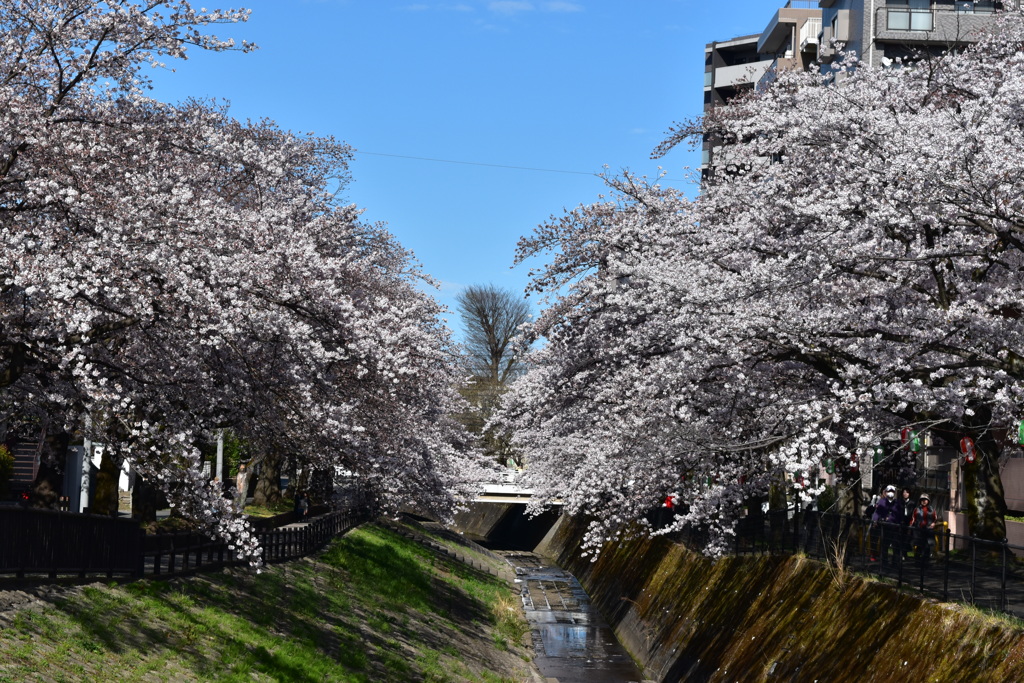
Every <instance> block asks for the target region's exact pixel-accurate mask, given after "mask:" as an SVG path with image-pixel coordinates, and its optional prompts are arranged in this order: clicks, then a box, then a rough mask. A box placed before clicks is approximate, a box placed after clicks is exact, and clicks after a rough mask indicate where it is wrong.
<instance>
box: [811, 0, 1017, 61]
mask: <svg viewBox="0 0 1024 683" xmlns="http://www.w3.org/2000/svg"><path fill="white" fill-rule="evenodd" d="M818 5H819V6H820V7H821V22H822V32H821V38H820V45H821V49H820V50H819V52H818V61H819V62H821V63H822V65H823V68H827V67H825V65H827V64H828V63H829V62H831V61H833V60H834V59H835V58H836V56H837V51H836V48H835V47H834V43H833V41H837V42H839V43H842V44H844V45H845V48H844V49H847V50H852V51H854V52H856V53H857V55H858V56H859V57H860V59H861V60H862V61H863V63H864V64H866V65H867V66H868V67H872V68H873V67H877V66H889V65H890V64H892V63H893V62H895V61H896V60H897V59H899V58H906V57H911V56H914V55H917V54H920V53H921V52H922V51H924V52H936V53H938V52H942V51H945V50H948V49H949V48H951V47H955V46H957V45H963V44H965V43H970V42H973V41H974V40H976V39H977V35H978V32H979V30H980V29H982V28H983V27H985V26H986V25H987V24H989V23H990V22H992V21H993V20H994V18H995V16H996V15H997V14H998V13H999V12H1002V11H1005V10H1010V9H1015V8H1016V3H1013V2H1001V1H999V0H977V1H973V0H820V2H819V3H818Z"/></svg>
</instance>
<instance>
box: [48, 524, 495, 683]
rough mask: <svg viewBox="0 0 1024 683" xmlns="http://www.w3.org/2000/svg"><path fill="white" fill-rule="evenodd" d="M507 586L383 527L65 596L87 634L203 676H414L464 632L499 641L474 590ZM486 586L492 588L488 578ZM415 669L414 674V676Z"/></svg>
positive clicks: (480, 644)
mask: <svg viewBox="0 0 1024 683" xmlns="http://www.w3.org/2000/svg"><path fill="white" fill-rule="evenodd" d="M469 582H474V583H472V586H473V587H474V592H480V590H498V589H501V588H502V587H503V584H501V582H500V581H498V580H497V579H495V578H494V577H492V576H491V575H489V574H487V573H485V572H480V571H478V570H476V569H473V568H471V567H467V566H466V565H464V564H461V563H459V562H457V561H455V560H454V559H452V558H449V557H447V556H446V555H445V554H444V553H442V552H439V551H436V550H434V549H429V548H425V547H423V546H420V545H418V544H416V543H414V542H412V541H409V540H407V539H404V538H402V537H400V536H398V535H397V534H393V533H392V532H389V531H386V530H382V529H379V528H373V529H371V530H368V531H365V532H361V533H353V534H348V535H347V536H345V537H344V538H341V539H338V540H337V541H335V542H334V543H333V544H332V545H331V546H330V547H329V548H328V550H327V551H325V552H324V553H323V554H321V555H320V556H319V557H318V558H316V559H306V560H301V561H298V562H294V563H289V564H282V565H275V566H274V567H272V568H270V569H268V570H267V571H265V572H264V573H262V574H260V575H254V574H251V573H248V572H247V571H245V570H227V571H225V572H223V573H220V574H214V575H205V576H193V577H191V578H188V579H175V580H173V581H170V582H163V581H140V582H136V583H133V584H129V585H127V586H123V587H120V588H113V589H109V590H108V589H96V588H93V589H88V590H87V591H86V594H85V595H83V596H82V597H79V598H70V599H67V600H65V601H62V602H61V604H60V609H61V611H62V612H63V613H64V614H65V615H66V617H67V618H68V619H70V620H71V621H72V622H73V623H74V624H75V625H76V626H77V628H78V630H79V634H78V636H77V638H78V640H80V641H81V642H83V643H96V644H101V645H102V648H103V649H104V650H106V651H109V652H111V653H117V654H120V655H122V656H124V655H129V654H131V655H138V656H139V658H141V659H146V660H149V661H153V660H154V658H159V657H160V656H161V654H162V653H163V654H167V655H170V656H171V658H172V660H173V665H172V666H176V667H178V668H179V669H180V670H181V671H182V672H185V673H187V674H189V675H192V676H195V677H196V678H197V679H200V680H233V679H238V680H241V679H249V678H250V677H251V675H252V674H253V673H254V672H259V673H261V674H264V675H266V676H268V677H271V678H273V679H275V680H288V681H297V682H299V683H305V682H306V681H317V682H319V681H323V680H340V681H380V680H410V679H415V678H417V677H418V676H417V674H416V673H415V672H412V673H410V669H409V666H408V664H410V663H412V662H415V661H417V660H419V659H421V658H423V657H422V655H423V653H424V652H431V651H437V652H440V651H445V650H450V649H451V645H452V643H453V642H454V641H455V640H456V639H461V640H462V641H463V642H475V643H476V646H475V651H476V652H478V653H479V652H482V651H484V650H485V649H486V647H490V646H492V645H493V644H492V643H490V642H489V640H490V639H489V635H488V625H489V624H490V622H491V615H490V611H489V609H488V607H487V605H486V604H484V602H483V601H482V600H480V599H479V598H478V596H476V595H472V594H470V593H467V592H466V590H465V589H464V586H465V585H470V584H469ZM481 586H483V588H482V589H481V588H480V587H481ZM404 677H409V678H404Z"/></svg>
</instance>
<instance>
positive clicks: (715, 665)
mask: <svg viewBox="0 0 1024 683" xmlns="http://www.w3.org/2000/svg"><path fill="white" fill-rule="evenodd" d="M583 530H584V523H583V522H581V521H579V520H573V519H569V518H563V519H562V520H560V522H559V523H558V525H557V527H556V528H555V529H553V531H552V533H551V534H550V535H549V537H548V538H547V539H546V540H545V542H544V543H543V544H542V545H541V546H540V547H539V548H538V550H539V551H540V550H542V551H544V553H545V554H547V555H548V556H549V557H551V558H552V559H553V560H554V561H555V562H557V563H558V564H559V565H560V566H562V567H564V568H565V569H567V570H569V571H571V572H572V573H573V574H575V575H576V577H577V578H578V579H579V581H580V583H581V584H582V585H583V587H584V588H585V589H586V590H587V592H588V593H589V594H590V596H591V599H592V600H593V602H594V604H595V606H597V607H598V609H600V610H601V612H602V613H603V615H604V616H605V618H606V619H607V620H608V621H609V623H610V624H611V625H612V626H613V628H614V629H615V632H616V636H617V637H618V638H619V640H620V642H622V644H623V645H624V646H625V647H626V649H627V650H629V652H630V653H631V654H632V655H633V657H634V659H635V660H636V661H637V662H638V663H639V664H640V666H641V667H642V668H643V670H644V675H645V676H646V677H647V678H649V679H652V680H656V681H662V682H663V683H676V682H677V681H687V682H688V683H700V682H701V681H736V680H743V681H808V682H810V681H815V680H820V681H894V680H915V681H1018V680H1024V633H1022V632H1021V631H1019V630H1014V629H1013V628H1011V627H1010V626H1009V625H1008V624H1006V623H1004V622H1001V621H999V620H995V619H992V618H989V617H985V616H983V615H979V614H977V613H972V612H970V611H968V610H965V609H963V608H962V607H959V606H956V605H950V604H935V603H931V602H927V601H924V600H921V599H919V598H917V597H914V596H913V595H911V594H907V593H899V592H897V591H895V590H894V589H893V588H890V587H888V586H886V585H884V584H882V583H879V582H876V581H862V580H860V579H858V578H856V577H853V576H849V575H843V574H841V573H840V574H837V573H836V572H834V571H831V570H830V569H829V568H828V567H827V566H826V565H823V564H821V563H819V562H816V561H812V560H808V559H806V558H802V557H798V556H797V557H790V556H775V557H772V556H760V557H736V558H724V559H722V560H719V561H717V562H712V561H710V560H708V559H707V558H704V557H702V556H700V555H698V554H695V553H693V552H691V551H689V550H687V549H686V548H684V547H682V546H679V545H676V544H673V543H669V542H667V541H665V540H663V539H655V540H652V539H641V540H635V541H630V542H620V543H610V544H606V545H605V547H604V548H603V549H602V551H601V553H600V555H599V556H598V557H597V558H596V560H595V559H594V558H590V557H581V556H580V554H579V552H578V548H579V541H580V538H581V537H582V533H583Z"/></svg>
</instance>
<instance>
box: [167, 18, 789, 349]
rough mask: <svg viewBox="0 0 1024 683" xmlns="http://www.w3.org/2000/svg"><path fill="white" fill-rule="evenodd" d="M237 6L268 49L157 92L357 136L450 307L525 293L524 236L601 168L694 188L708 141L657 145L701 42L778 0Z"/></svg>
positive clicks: (690, 105)
mask: <svg viewBox="0 0 1024 683" xmlns="http://www.w3.org/2000/svg"><path fill="white" fill-rule="evenodd" d="M196 4H197V5H199V4H200V3H198V2H197V3H196ZM241 4H242V5H243V6H244V7H246V8H249V9H251V10H252V17H251V19H250V20H249V22H247V23H245V24H241V25H238V26H219V27H216V29H217V30H216V31H214V32H215V33H217V34H218V35H220V36H222V37H235V38H238V39H242V38H244V39H246V40H250V41H253V42H255V43H257V44H258V45H259V47H260V49H259V50H257V51H256V52H254V53H250V54H241V53H229V54H223V53H222V54H202V53H200V52H199V51H192V52H191V53H190V55H191V57H190V59H188V60H187V61H184V62H181V61H177V62H172V63H170V64H169V66H170V67H172V68H174V70H175V71H174V72H173V73H171V72H169V71H168V72H156V73H155V74H154V75H153V78H154V82H155V89H154V91H153V93H152V95H153V96H154V97H156V98H157V99H160V100H164V101H168V102H176V101H180V100H181V99H184V98H186V97H190V96H194V97H213V98H218V99H221V100H226V101H227V102H229V103H230V105H231V109H230V111H231V113H232V115H234V116H235V117H236V118H239V119H248V118H251V119H260V118H269V119H273V120H274V121H276V122H277V123H278V125H279V126H281V127H282V128H284V129H288V130H293V131H296V132H315V133H317V134H320V135H332V136H334V137H335V138H337V139H339V140H341V141H344V142H347V143H348V144H350V145H351V146H352V147H354V148H355V150H356V152H355V160H354V162H353V164H352V169H351V170H352V175H353V182H352V184H351V185H350V187H349V188H348V191H347V198H348V200H350V201H351V202H354V203H356V204H357V205H358V206H360V207H362V208H363V209H364V210H365V213H364V218H366V219H367V220H371V221H384V222H386V223H387V225H388V229H389V230H390V231H391V232H392V233H393V234H394V235H395V236H396V237H397V238H398V240H399V241H400V242H401V243H402V244H403V245H404V246H405V247H406V248H408V249H411V250H412V251H413V252H414V253H415V254H416V257H417V259H418V260H419V261H420V263H421V264H422V266H423V269H424V270H425V271H426V272H427V273H429V274H431V275H432V276H434V277H435V278H436V279H437V280H439V281H440V282H441V283H442V286H441V289H440V291H439V292H437V293H436V296H437V297H438V298H439V299H440V300H441V301H442V303H445V304H446V305H448V306H449V307H450V308H454V296H455V293H456V292H457V291H458V290H459V289H460V288H461V287H464V286H467V285H472V284H487V283H493V284H495V285H498V286H501V287H506V288H510V289H513V290H515V291H517V292H521V291H522V290H523V289H524V288H525V286H526V283H527V268H525V267H522V266H521V267H518V268H515V269H512V268H511V266H512V262H513V258H514V251H515V245H516V242H517V240H518V239H519V237H520V236H522V235H526V234H529V233H530V232H532V230H533V229H534V227H536V226H537V225H538V224H539V223H541V222H544V221H545V220H547V219H548V218H549V217H550V216H552V215H561V214H562V212H563V209H564V208H571V207H573V206H576V205H579V204H587V203H591V202H593V201H596V200H597V199H598V198H599V195H600V194H601V193H602V192H603V191H604V184H603V182H602V181H601V180H600V179H599V178H598V177H596V174H598V173H600V172H602V170H603V169H604V166H606V165H607V166H608V167H609V169H610V170H611V171H613V172H619V171H621V170H623V169H628V170H630V171H632V172H634V173H637V174H641V175H644V174H645V175H648V176H654V175H656V174H657V173H658V167H659V165H660V166H663V167H664V168H665V170H666V171H667V172H668V178H669V179H671V180H670V181H667V182H666V184H670V185H674V186H677V187H681V188H689V189H688V192H690V193H691V194H692V192H693V189H692V186H691V184H690V182H689V181H688V180H687V179H688V178H690V177H691V174H690V173H689V172H688V171H687V170H686V168H687V167H691V168H693V167H696V166H698V165H699V163H700V162H699V156H698V155H697V153H695V152H691V151H690V150H689V149H684V148H681V149H677V150H674V151H673V152H672V153H670V154H669V155H668V156H667V157H665V158H664V159H661V160H657V161H652V160H651V159H650V158H649V156H650V151H651V150H652V149H653V148H654V147H655V146H656V145H657V144H658V143H659V142H660V141H661V140H662V138H663V136H664V132H665V131H666V130H667V129H668V127H669V126H670V125H671V124H672V123H673V122H674V121H678V120H682V119H686V118H690V117H693V116H697V115H699V114H700V111H701V107H702V94H703V70H704V67H703V53H704V45H705V43H707V42H710V41H712V40H724V39H727V38H731V37H733V36H736V35H742V34H748V33H755V32H758V31H760V30H762V29H763V28H764V27H765V25H766V24H767V23H768V21H769V20H770V19H771V17H772V15H773V14H774V12H775V10H776V9H777V8H778V7H779V6H781V4H783V3H782V2H779V3H776V2H772V1H766V0H740V1H733V2H728V3H724V2H698V1H697V0H628V1H625V0H621V1H616V0H561V1H544V0H505V1H487V0H439V1H434V0H423V1H418V2H417V1H410V0H394V1H393V0H250V1H249V2H243V3H241ZM210 6H215V5H213V4H212V3H211V5H210ZM452 162H458V163H452ZM509 167H516V168H509ZM524 169H534V170H524ZM456 318H457V316H455V315H454V314H453V315H452V316H451V323H452V326H453V328H454V329H456V331H458V323H457V320H456Z"/></svg>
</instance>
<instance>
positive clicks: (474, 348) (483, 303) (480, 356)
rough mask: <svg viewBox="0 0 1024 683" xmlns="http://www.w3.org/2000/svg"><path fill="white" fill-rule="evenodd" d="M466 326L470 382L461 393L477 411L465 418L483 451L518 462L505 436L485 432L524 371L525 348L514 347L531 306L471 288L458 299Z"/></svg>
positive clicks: (499, 292)
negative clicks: (509, 386)
mask: <svg viewBox="0 0 1024 683" xmlns="http://www.w3.org/2000/svg"><path fill="white" fill-rule="evenodd" d="M456 301H457V303H458V307H459V316H460V317H461V318H462V323H463V326H464V327H465V335H466V336H465V342H464V344H463V348H464V355H463V359H464V362H465V364H466V369H467V371H468V374H469V381H468V382H467V384H466V385H465V386H464V387H463V389H462V394H463V396H464V397H465V398H466V400H468V401H469V402H470V404H471V405H472V407H473V409H472V411H470V412H469V413H467V414H466V415H463V416H462V421H463V423H464V424H465V425H466V427H467V428H468V429H470V431H472V432H473V433H475V434H477V435H479V438H480V446H481V448H483V450H484V452H485V453H488V454H490V455H492V456H493V457H495V458H496V459H498V460H499V461H502V462H504V461H506V460H507V459H508V458H513V459H515V460H516V461H517V462H518V460H519V459H518V457H516V456H515V454H513V453H512V452H511V449H510V447H509V440H508V437H507V435H504V434H496V433H492V432H491V431H487V430H485V429H484V427H485V425H486V423H487V420H488V418H490V416H491V414H492V413H493V412H494V409H495V408H496V407H497V404H498V400H499V399H500V397H501V394H502V393H504V391H505V387H506V386H507V384H508V382H509V381H511V380H512V379H514V378H515V377H516V376H517V375H519V374H520V373H521V372H522V370H523V364H522V353H521V349H519V348H517V347H516V345H515V337H516V334H517V331H518V329H519V326H520V325H522V324H523V323H525V322H526V321H527V320H529V318H530V306H529V304H527V303H526V300H525V299H523V298H521V297H518V296H516V294H515V293H514V292H513V291H512V290H508V289H501V288H499V287H495V286H494V285H473V286H471V287H467V288H466V289H464V290H463V291H462V292H460V293H459V295H458V296H457V297H456Z"/></svg>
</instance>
